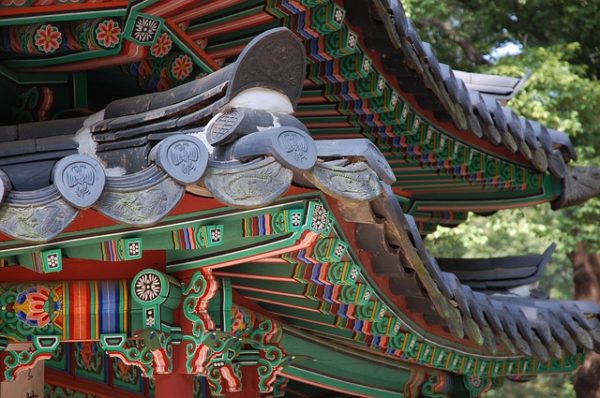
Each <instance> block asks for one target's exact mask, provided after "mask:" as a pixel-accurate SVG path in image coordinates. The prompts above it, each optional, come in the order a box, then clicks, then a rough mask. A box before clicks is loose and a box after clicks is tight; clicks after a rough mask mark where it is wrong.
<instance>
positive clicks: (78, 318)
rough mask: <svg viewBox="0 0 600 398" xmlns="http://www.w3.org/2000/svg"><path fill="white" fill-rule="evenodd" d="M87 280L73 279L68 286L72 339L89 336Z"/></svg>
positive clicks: (88, 286) (88, 292)
mask: <svg viewBox="0 0 600 398" xmlns="http://www.w3.org/2000/svg"><path fill="white" fill-rule="evenodd" d="M90 283H91V282H89V281H74V282H71V286H70V287H69V295H70V297H69V302H70V307H71V308H70V314H69V315H70V319H69V326H70V329H71V339H72V340H76V341H77V340H88V339H89V338H90V305H91V303H90V285H89V284H90Z"/></svg>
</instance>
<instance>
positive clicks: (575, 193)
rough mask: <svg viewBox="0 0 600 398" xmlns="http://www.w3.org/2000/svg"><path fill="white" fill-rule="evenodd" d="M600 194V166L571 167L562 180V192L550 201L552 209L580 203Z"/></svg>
mask: <svg viewBox="0 0 600 398" xmlns="http://www.w3.org/2000/svg"><path fill="white" fill-rule="evenodd" d="M598 195H600V168H598V167H584V166H580V167H571V168H570V169H569V172H568V174H567V176H566V177H565V179H564V180H563V192H562V195H561V196H560V197H558V198H557V199H555V200H554V201H553V202H552V208H553V209H554V210H557V209H560V208H563V207H568V206H573V205H578V204H581V203H583V202H585V201H587V200H589V199H591V198H593V197H595V196H598Z"/></svg>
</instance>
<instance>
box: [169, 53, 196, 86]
mask: <svg viewBox="0 0 600 398" xmlns="http://www.w3.org/2000/svg"><path fill="white" fill-rule="evenodd" d="M192 68H193V65H192V59H191V58H190V57H189V55H186V54H181V55H179V56H178V57H177V58H175V61H173V64H172V65H171V74H172V75H173V77H174V78H175V79H177V80H184V79H186V78H187V77H188V76H189V75H190V74H191V73H192Z"/></svg>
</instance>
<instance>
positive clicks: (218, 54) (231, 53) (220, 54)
mask: <svg viewBox="0 0 600 398" xmlns="http://www.w3.org/2000/svg"><path fill="white" fill-rule="evenodd" d="M246 46H247V44H240V45H239V46H233V47H229V48H224V49H222V50H216V51H211V52H209V54H210V56H211V57H213V58H227V57H235V56H238V55H239V54H240V53H241V52H242V50H243V49H244V48H246Z"/></svg>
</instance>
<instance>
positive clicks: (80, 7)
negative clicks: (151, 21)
mask: <svg viewBox="0 0 600 398" xmlns="http://www.w3.org/2000/svg"><path fill="white" fill-rule="evenodd" d="M128 4H129V2H128V1H108V2H106V3H80V4H74V3H68V4H59V5H53V6H40V7H26V8H4V9H0V16H2V17H6V16H25V15H37V14H54V13H65V12H68V13H73V12H83V11H94V10H105V9H107V8H126V7H127V5H128Z"/></svg>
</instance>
